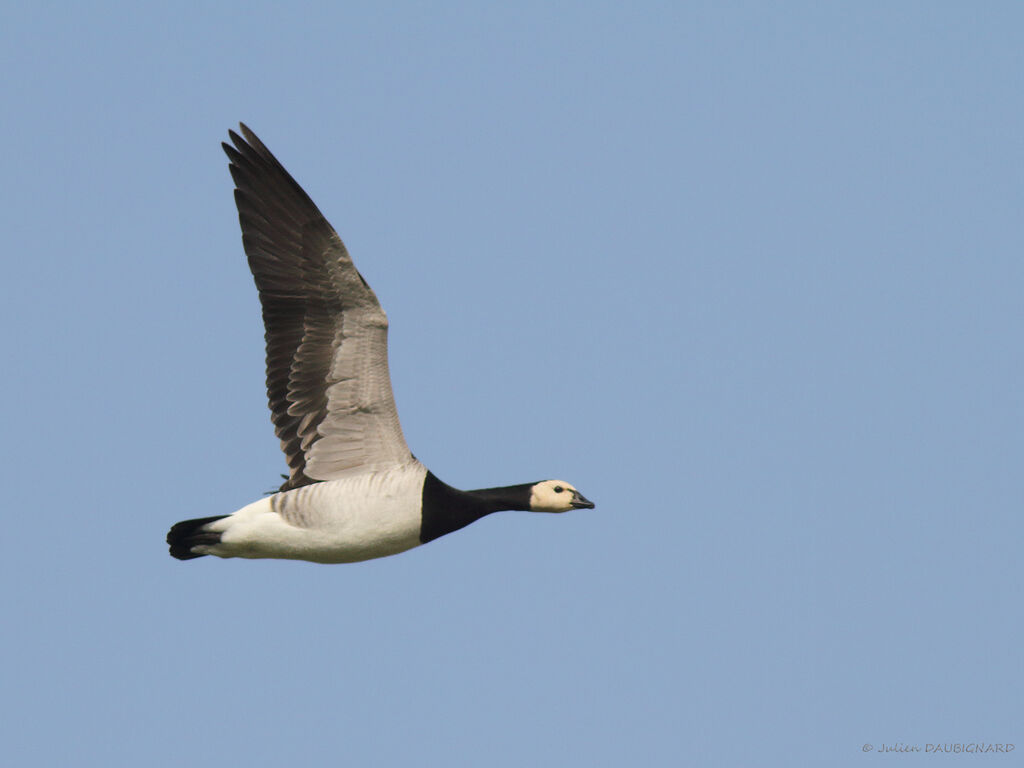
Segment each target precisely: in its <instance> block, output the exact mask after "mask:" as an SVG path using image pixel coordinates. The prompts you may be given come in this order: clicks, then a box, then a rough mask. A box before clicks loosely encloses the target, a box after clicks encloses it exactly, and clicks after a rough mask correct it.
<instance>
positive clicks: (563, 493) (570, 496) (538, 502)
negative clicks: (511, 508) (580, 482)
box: [530, 480, 577, 512]
mask: <svg viewBox="0 0 1024 768" xmlns="http://www.w3.org/2000/svg"><path fill="white" fill-rule="evenodd" d="M576 497H577V491H576V488H575V487H574V486H572V485H569V483H567V482H565V481H564V480H544V481H542V482H539V483H537V484H536V485H535V486H533V488H532V489H531V490H530V509H531V510H533V511H534V512H568V511H569V510H570V509H575V507H574V506H573V503H572V502H573V500H574V499H575V498H576Z"/></svg>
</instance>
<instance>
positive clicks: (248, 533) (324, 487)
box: [195, 462, 427, 563]
mask: <svg viewBox="0 0 1024 768" xmlns="http://www.w3.org/2000/svg"><path fill="white" fill-rule="evenodd" d="M426 473H427V470H426V468H425V467H424V466H423V465H422V464H420V463H419V462H413V463H410V464H406V465H403V466H401V467H396V468H395V469H391V470H387V471H384V472H373V473H369V474H366V475H358V476H355V477H346V478H342V479H340V480H329V481H327V482H323V483H315V484H313V485H307V486H304V487H302V488H297V489H295V490H294V491H286V492H284V493H277V494H274V495H273V496H268V497H267V498H265V499H260V500H259V501H254V502H253V503H252V504H249V505H247V506H245V507H242V508H241V509H240V510H238V511H237V512H235V513H234V514H233V515H231V516H229V517H226V518H224V519H223V520H218V521H217V522H215V523H212V524H210V525H209V527H208V528H207V530H210V531H216V532H220V534H221V540H220V543H218V544H213V545H210V546H206V547H199V546H197V547H195V551H196V552H202V553H203V554H208V555H217V556H218V557H276V558H285V559H291V560H312V561H314V562H318V563H352V562H356V561H359V560H370V559H372V558H375V557H384V556H385V555H394V554H397V553H399V552H404V551H405V550H407V549H411V548H413V547H415V546H417V545H418V544H419V543H420V525H421V511H420V505H421V500H422V493H423V479H424V477H425V476H426Z"/></svg>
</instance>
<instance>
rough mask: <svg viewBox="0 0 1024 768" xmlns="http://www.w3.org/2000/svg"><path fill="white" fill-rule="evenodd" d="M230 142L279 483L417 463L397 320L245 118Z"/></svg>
mask: <svg viewBox="0 0 1024 768" xmlns="http://www.w3.org/2000/svg"><path fill="white" fill-rule="evenodd" d="M240 128H241V132H242V135H241V136H239V135H238V134H236V133H235V132H234V131H229V132H228V133H229V135H230V137H231V141H232V144H233V145H234V146H232V145H230V144H223V145H222V146H223V147H224V151H225V153H227V156H228V159H229V161H230V165H229V168H230V171H231V177H232V179H234V182H235V204H236V206H237V208H238V220H239V223H240V225H241V228H242V245H243V247H244V248H245V253H246V256H247V257H248V259H249V268H250V269H251V270H252V274H253V277H254V279H255V281H256V288H257V290H258V291H259V296H260V303H261V305H262V307H263V323H264V326H265V329H266V342H267V399H268V402H269V405H270V412H271V419H272V421H273V422H274V429H275V432H276V433H277V436H278V438H279V439H280V440H281V448H282V450H283V451H284V454H285V457H286V459H287V461H288V467H289V469H290V474H289V477H288V479H287V480H286V481H285V483H284V485H282V486H281V489H282V490H287V489H290V488H298V487H299V486H302V485H306V484H308V483H311V482H315V481H318V480H332V479H335V478H338V477H344V476H348V475H351V474H355V473H358V472H366V471H372V470H375V469H386V468H389V467H392V466H396V465H399V464H404V463H406V462H408V461H410V460H411V459H412V455H411V454H410V453H409V449H408V447H407V446H406V444H405V438H404V437H403V436H402V428H401V425H400V424H399V422H398V414H397V411H396V409H395V403H394V397H393V395H392V392H391V379H390V376H389V373H388V361H387V330H388V321H387V316H386V315H385V314H384V310H383V309H381V306H380V303H379V302H378V301H377V297H376V296H375V295H374V293H373V291H372V290H371V289H370V286H369V285H367V283H366V281H365V280H364V279H363V277H362V275H360V274H359V272H358V270H357V269H356V268H355V265H354V264H353V263H352V259H351V257H350V256H349V254H348V251H347V250H346V248H345V245H344V244H343V243H342V241H341V238H339V237H338V234H337V232H335V231H334V228H333V227H331V225H330V224H329V223H328V222H327V219H325V218H324V216H323V214H321V213H320V211H319V210H318V209H317V207H316V205H315V204H314V203H313V201H312V200H311V199H310V198H309V196H308V195H307V194H306V193H305V192H304V191H303V189H302V188H301V187H300V186H299V185H298V183H297V182H296V181H295V180H294V179H293V178H292V177H291V176H290V175H289V174H288V172H287V171H286V170H285V169H284V167H283V166H282V165H281V164H280V163H279V162H278V161H277V159H276V158H275V157H274V156H273V155H272V154H271V153H270V150H268V149H267V148H266V146H264V144H263V142H261V141H260V140H259V138H257V137H256V134H254V133H253V132H252V131H250V130H249V129H248V128H247V127H246V126H245V125H241V126H240Z"/></svg>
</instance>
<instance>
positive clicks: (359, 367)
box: [167, 125, 594, 563]
mask: <svg viewBox="0 0 1024 768" xmlns="http://www.w3.org/2000/svg"><path fill="white" fill-rule="evenodd" d="M240 128H241V132H242V136H239V135H238V134H236V133H235V132H234V131H229V132H228V133H229V135H230V137H231V141H232V143H233V144H234V146H231V145H229V144H226V143H225V144H222V146H223V147H224V151H225V152H226V153H227V155H228V158H229V160H230V165H229V168H230V170H231V176H232V178H233V179H234V182H235V203H236V205H237V207H238V219H239V222H240V223H241V227H242V245H243V246H244V248H245V253H246V256H248V259H249V268H250V269H251V270H252V273H253V276H254V277H255V279H256V288H257V289H258V291H259V296H260V303H261V304H262V307H263V322H264V325H265V327H266V341H267V395H268V398H269V404H270V411H271V418H272V421H273V422H274V428H275V431H276V433H277V436H278V437H279V438H280V440H281V448H282V450H283V451H284V453H285V456H286V457H287V460H288V467H289V468H290V474H289V475H288V477H287V479H286V480H285V482H284V484H283V485H282V486H281V488H280V490H279V491H278V492H276V493H274V494H273V495H270V496H266V497H264V498H262V499H260V500H259V501H254V502H253V503H252V504H249V505H247V506H244V507H242V508H241V509H240V510H238V511H237V512H235V513H234V514H230V515H223V516H218V517H204V518H199V519H196V520H184V521H182V522H180V523H177V524H176V525H174V526H173V527H172V528H171V530H170V532H169V533H168V534H167V543H168V544H169V545H170V551H171V555H172V556H174V557H176V558H178V559H179V560H190V559H192V558H196V557H202V556H203V555H216V556H218V557H249V558H267V557H269V558H285V559H293V560H311V561H314V562H318V563H348V562H356V561H360V560H369V559H371V558H375V557H384V556H386V555H393V554H397V553H399V552H404V551H405V550H407V549H411V548H412V547H415V546H418V545H420V544H425V543H426V542H428V541H432V540H434V539H436V538H438V537H439V536H444V535H445V534H446V533H451V532H452V531H457V530H458V529H460V528H463V527H465V526H467V525H469V524H470V523H472V522H474V521H476V520H479V519H480V518H482V517H484V516H485V515H489V514H490V513H492V512H498V511H501V510H526V511H531V512H566V511H568V510H570V509H583V508H586V509H593V507H594V504H593V502H591V501H589V500H587V499H586V498H585V497H584V496H583V495H582V494H581V493H580V492H579V491H577V490H576V489H575V488H574V487H573V486H572V485H570V484H569V483H566V482H563V481H561V480H543V481H541V482H537V483H528V484H525V485H511V486H507V487H503V488H484V489H481V490H475V491H460V490H458V489H456V488H452V487H451V486H449V485H446V484H445V483H443V482H441V481H440V480H438V479H437V477H435V476H434V474H433V473H432V472H430V471H429V470H428V469H427V468H426V467H425V466H423V465H422V464H420V462H419V461H417V460H416V459H415V457H413V455H412V453H410V452H409V448H408V447H407V446H406V444H405V438H404V437H403V436H402V428H401V426H400V425H399V423H398V413H397V411H396V410H395V402H394V398H393V396H392V394H391V381H390V378H389V375H388V355H387V334H388V320H387V316H386V315H385V314H384V310H383V309H381V306H380V303H379V302H378V301H377V297H376V296H375V295H374V293H373V291H372V290H371V289H370V286H369V285H368V284H367V283H366V281H365V280H364V279H363V277H362V275H360V274H359V272H358V271H357V270H356V268H355V265H354V264H353V263H352V259H351V258H350V257H349V254H348V251H347V250H346V249H345V246H344V244H343V243H342V242H341V239H340V238H339V237H338V234H337V233H336V232H335V231H334V229H333V228H332V227H331V225H330V224H329V223H328V222H327V220H326V219H325V218H324V216H323V214H321V213H320V211H319V210H318V209H317V207H316V205H314V204H313V201H312V200H310V198H309V196H308V195H306V193H305V192H304V191H303V190H302V188H301V187H300V186H299V185H298V184H297V183H296V182H295V180H294V179H293V178H292V177H291V176H290V175H289V174H288V172H287V171H286V170H285V169H284V167H282V165H281V164H280V163H279V162H278V161H277V159H276V158H275V157H274V156H273V155H272V154H271V153H270V151H269V150H268V149H267V148H266V147H265V146H264V145H263V142H261V141H260V140H259V139H258V138H257V137H256V134H254V133H253V132H252V131H251V130H249V129H248V128H247V127H246V126H245V125H240Z"/></svg>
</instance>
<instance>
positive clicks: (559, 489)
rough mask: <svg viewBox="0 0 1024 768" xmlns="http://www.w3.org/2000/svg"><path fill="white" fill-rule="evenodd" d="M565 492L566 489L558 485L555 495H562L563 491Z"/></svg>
mask: <svg viewBox="0 0 1024 768" xmlns="http://www.w3.org/2000/svg"><path fill="white" fill-rule="evenodd" d="M564 490H565V488H563V487H562V486H560V485H556V486H555V493H561V492H562V491H564Z"/></svg>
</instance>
